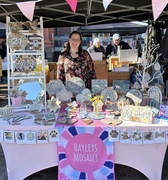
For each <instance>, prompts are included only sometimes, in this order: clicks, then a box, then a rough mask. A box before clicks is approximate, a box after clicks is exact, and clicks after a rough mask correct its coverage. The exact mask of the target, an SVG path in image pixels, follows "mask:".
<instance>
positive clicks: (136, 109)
mask: <svg viewBox="0 0 168 180" xmlns="http://www.w3.org/2000/svg"><path fill="white" fill-rule="evenodd" d="M152 115H153V112H152V108H151V107H149V106H133V105H126V106H123V108H122V112H121V119H122V120H127V121H135V122H142V123H152V120H153V116H152Z"/></svg>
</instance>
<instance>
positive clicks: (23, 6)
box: [16, 1, 36, 21]
mask: <svg viewBox="0 0 168 180" xmlns="http://www.w3.org/2000/svg"><path fill="white" fill-rule="evenodd" d="M16 4H17V6H18V8H19V9H20V10H21V12H22V13H23V14H24V15H25V16H26V17H27V18H28V19H29V20H30V21H32V20H33V15H34V8H35V4H36V1H27V2H21V3H16Z"/></svg>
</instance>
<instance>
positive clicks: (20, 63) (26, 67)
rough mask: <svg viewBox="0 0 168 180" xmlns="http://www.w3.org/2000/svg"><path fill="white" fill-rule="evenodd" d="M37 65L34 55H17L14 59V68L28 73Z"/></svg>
mask: <svg viewBox="0 0 168 180" xmlns="http://www.w3.org/2000/svg"><path fill="white" fill-rule="evenodd" d="M36 66H37V61H36V59H35V57H34V56H28V55H24V56H18V57H17V58H16V61H15V67H16V70H17V71H19V72H25V73H29V72H31V71H34V69H35V68H36Z"/></svg>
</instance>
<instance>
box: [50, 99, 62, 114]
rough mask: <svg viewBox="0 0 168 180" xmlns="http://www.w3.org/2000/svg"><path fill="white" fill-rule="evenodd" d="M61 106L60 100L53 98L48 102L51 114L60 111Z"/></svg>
mask: <svg viewBox="0 0 168 180" xmlns="http://www.w3.org/2000/svg"><path fill="white" fill-rule="evenodd" d="M60 104H61V101H59V99H58V98H55V97H54V96H52V97H51V100H48V108H49V109H50V112H56V111H57V110H58V109H60Z"/></svg>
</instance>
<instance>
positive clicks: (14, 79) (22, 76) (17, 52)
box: [6, 16, 47, 112]
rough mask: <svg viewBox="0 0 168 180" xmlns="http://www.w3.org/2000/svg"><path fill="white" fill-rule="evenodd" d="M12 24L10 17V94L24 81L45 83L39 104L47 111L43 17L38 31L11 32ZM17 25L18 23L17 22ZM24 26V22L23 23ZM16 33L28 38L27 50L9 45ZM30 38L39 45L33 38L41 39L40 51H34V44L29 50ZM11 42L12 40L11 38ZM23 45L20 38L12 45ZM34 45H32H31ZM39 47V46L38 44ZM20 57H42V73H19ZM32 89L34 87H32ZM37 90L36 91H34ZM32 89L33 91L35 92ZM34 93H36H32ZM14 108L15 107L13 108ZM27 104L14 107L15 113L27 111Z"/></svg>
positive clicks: (7, 24)
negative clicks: (18, 59) (17, 62)
mask: <svg viewBox="0 0 168 180" xmlns="http://www.w3.org/2000/svg"><path fill="white" fill-rule="evenodd" d="M11 23H13V22H12V21H11V19H10V17H9V16H7V17H6V39H7V65H8V92H9V90H11V89H13V88H15V87H16V84H17V83H18V81H20V80H23V81H26V80H29V81H31V80H32V81H34V80H35V79H38V80H40V82H42V83H43V88H42V89H43V93H44V95H43V97H42V99H41V101H40V102H39V103H42V104H43V105H44V109H45V111H46V110H47V102H46V100H47V99H46V75H45V74H46V73H45V53H44V33H43V17H40V19H39V20H38V26H37V29H36V30H22V29H20V30H19V31H17V32H14V31H12V30H11ZM15 23H16V22H15ZM23 24H24V22H23ZM16 33H21V34H23V35H24V37H26V38H27V42H28V43H27V46H26V48H24V49H23V48H20V49H18V48H13V47H12V48H11V46H10V43H11V42H10V43H9V38H10V37H11V36H12V34H16ZM30 37H31V41H32V42H33V43H34V42H35V43H38V41H37V40H36V41H33V37H34V38H37V37H39V38H40V48H39V49H37V48H36V49H34V44H33V48H32V47H31V49H30V48H29V45H30V43H29V42H30ZM10 41H11V38H10ZM20 43H22V39H21V38H19V39H17V38H12V45H13V44H16V46H17V45H19V44H20ZM31 45H32V44H31ZM36 45H37V44H36ZM20 56H33V57H34V58H35V59H37V58H38V57H39V56H40V57H41V67H42V68H41V69H42V71H41V72H35V71H31V72H28V73H27V72H26V73H25V72H22V71H21V72H18V71H17V69H16V68H15V65H16V57H20ZM31 88H32V87H31ZM34 90H35V89H34ZM34 90H33V88H32V91H34ZM32 93H34V92H32ZM8 105H11V97H10V96H9V94H8ZM12 107H13V106H12ZM26 110H27V109H26V104H22V105H21V106H17V107H13V111H14V112H15V111H26Z"/></svg>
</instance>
